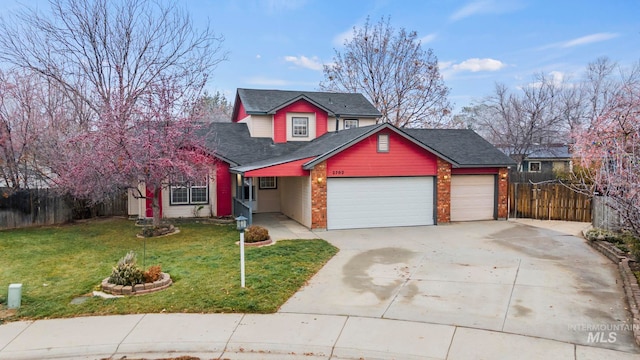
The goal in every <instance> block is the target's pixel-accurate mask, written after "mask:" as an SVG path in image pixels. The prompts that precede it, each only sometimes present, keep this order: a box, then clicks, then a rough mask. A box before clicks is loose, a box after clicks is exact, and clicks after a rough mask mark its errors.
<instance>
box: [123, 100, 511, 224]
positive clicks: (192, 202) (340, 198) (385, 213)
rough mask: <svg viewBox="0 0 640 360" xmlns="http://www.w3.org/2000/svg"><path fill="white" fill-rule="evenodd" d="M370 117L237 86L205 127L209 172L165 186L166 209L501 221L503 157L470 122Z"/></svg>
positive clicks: (328, 219)
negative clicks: (414, 125)
mask: <svg viewBox="0 0 640 360" xmlns="http://www.w3.org/2000/svg"><path fill="white" fill-rule="evenodd" d="M379 117H380V113H379V112H378V110H377V109H376V108H375V107H374V106H373V105H372V104H371V103H370V102H369V101H368V100H367V99H366V98H365V97H364V96H362V95H361V94H345V93H327V92H310V91H281V90H255V89H238V91H237V95H236V99H235V104H234V111H233V115H232V122H231V123H212V124H210V125H208V128H207V131H208V135H207V148H208V150H209V151H210V152H211V154H212V156H214V157H215V158H216V160H217V161H216V166H215V169H212V172H211V176H210V178H209V179H208V180H207V181H203V182H202V183H198V184H193V185H192V186H189V187H184V186H182V187H171V186H169V187H167V189H165V190H164V191H163V193H162V213H163V216H164V217H189V216H194V213H195V212H196V211H197V209H199V208H200V211H201V212H200V213H199V214H198V215H200V216H209V215H214V216H224V215H231V214H235V215H239V214H243V215H245V216H249V217H250V215H251V213H259V212H280V213H283V214H284V215H286V216H288V217H290V218H292V219H294V220H296V221H298V222H299V223H301V224H303V225H305V226H307V227H309V228H312V229H346V228H366V227H388V226H417V225H433V224H438V223H448V222H450V221H469V220H490V219H504V218H506V217H507V182H508V167H509V166H513V165H515V163H514V162H513V161H512V160H511V159H510V158H509V157H507V156H506V155H504V154H503V153H502V152H501V151H499V150H497V149H496V148H495V147H493V146H492V145H491V144H489V143H488V142H487V141H485V140H484V139H483V138H482V137H480V136H479V135H477V134H476V133H475V132H473V131H472V130H458V129H455V130H454V129H400V128H397V127H394V126H393V125H390V124H387V123H384V124H378V123H377V120H378V118H379ZM203 206H204V207H203ZM144 207H146V202H145V201H144V200H140V201H138V202H135V201H132V202H130V213H131V214H138V215H139V216H140V214H142V215H143V216H144V215H145V214H146V213H147V210H146V208H144ZM147 216H149V215H147Z"/></svg>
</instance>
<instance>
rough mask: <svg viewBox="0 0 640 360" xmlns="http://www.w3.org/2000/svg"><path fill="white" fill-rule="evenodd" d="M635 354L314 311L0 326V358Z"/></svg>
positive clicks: (453, 358)
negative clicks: (314, 312)
mask: <svg viewBox="0 0 640 360" xmlns="http://www.w3.org/2000/svg"><path fill="white" fill-rule="evenodd" d="M181 355H190V356H195V357H199V358H201V359H218V358H222V359H448V360H458V359H465V360H467V359H516V358H517V359H519V360H528V359H531V360H534V359H558V360H563V359H567V360H568V359H572V360H595V359H619V360H625V359H629V360H631V359H638V355H637V354H631V353H625V352H620V351H614V350H606V349H601V348H596V347H590V346H582V345H574V344H570V343H565V342H560V341H554V340H547V339H541V338H536V337H528V336H522V335H514V334H509V333H503V332H494V331H487V330H478V329H472V328H466V327H459V326H449V325H439V324H429V323H421V322H413V321H399V320H389V319H380V318H367V317H354V316H337V315H314V314H283V313H278V314H269V315H256V314H146V315H121V316H97V317H82V318H72V319H55V320H38V321H34V322H14V323H9V324H5V325H2V326H0V359H12V360H20V359H56V358H57V359H123V358H125V357H126V358H127V359H140V358H144V359H158V358H167V357H178V356H181Z"/></svg>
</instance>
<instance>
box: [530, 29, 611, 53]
mask: <svg viewBox="0 0 640 360" xmlns="http://www.w3.org/2000/svg"><path fill="white" fill-rule="evenodd" d="M618 36H620V34H617V33H607V32H605V33H595V34H590V35H585V36H581V37H578V38H575V39H571V40H567V41H561V42H557V43H553V44H548V45H544V46H541V47H539V48H537V49H536V50H547V49H553V48H572V47H575V46H582V45H588V44H593V43H597V42H602V41H607V40H611V39H614V38H617V37H618Z"/></svg>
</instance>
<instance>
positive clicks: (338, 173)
mask: <svg viewBox="0 0 640 360" xmlns="http://www.w3.org/2000/svg"><path fill="white" fill-rule="evenodd" d="M331 175H344V170H333V171H331Z"/></svg>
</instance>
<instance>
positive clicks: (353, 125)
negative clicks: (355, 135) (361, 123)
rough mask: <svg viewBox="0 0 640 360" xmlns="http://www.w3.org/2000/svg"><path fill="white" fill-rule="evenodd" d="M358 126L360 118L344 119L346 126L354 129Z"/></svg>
mask: <svg viewBox="0 0 640 360" xmlns="http://www.w3.org/2000/svg"><path fill="white" fill-rule="evenodd" d="M357 127H358V119H344V128H345V130H346V129H353V128H357Z"/></svg>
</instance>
